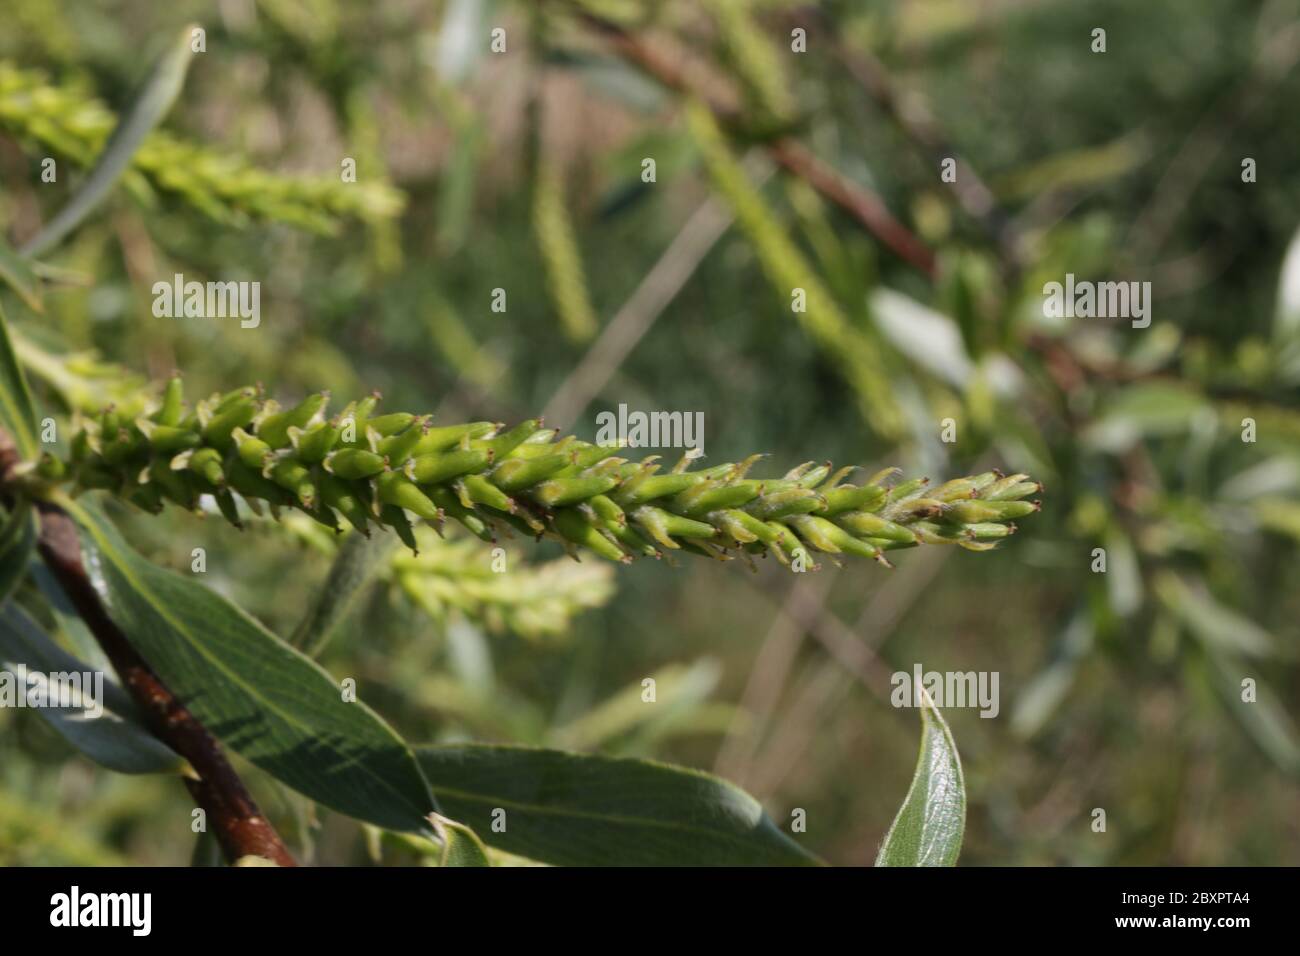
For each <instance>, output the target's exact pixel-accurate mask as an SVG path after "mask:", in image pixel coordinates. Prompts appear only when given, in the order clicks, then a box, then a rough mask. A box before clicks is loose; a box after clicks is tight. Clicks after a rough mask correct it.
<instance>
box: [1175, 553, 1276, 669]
mask: <svg viewBox="0 0 1300 956" xmlns="http://www.w3.org/2000/svg"><path fill="white" fill-rule="evenodd" d="M1154 588H1155V592H1156V596H1157V597H1159V598H1160V601H1161V603H1163V604H1164V606H1165V607H1166V608H1168V610H1169V613H1170V614H1172V615H1173V616H1174V617H1176V618H1178V620H1179V621H1180V622H1182V624H1183V626H1184V627H1186V628H1187V630H1188V631H1190V632H1191V633H1192V634H1193V635H1194V636H1195V637H1196V638H1198V639H1199V640H1200V641H1201V642H1202V643H1203V644H1205V645H1206V646H1207V647H1210V648H1213V649H1216V650H1220V651H1225V652H1228V653H1241V654H1248V655H1250V656H1252V657H1269V656H1271V655H1273V654H1276V653H1277V647H1276V642H1275V641H1274V639H1273V635H1272V634H1270V633H1269V632H1268V631H1266V630H1264V628H1262V627H1260V626H1259V625H1258V624H1256V623H1255V622H1254V621H1252V620H1251V619H1250V618H1248V617H1245V616H1243V615H1241V614H1238V613H1237V612H1236V611H1234V610H1233V609H1232V608H1230V607H1228V606H1227V605H1224V604H1220V603H1219V602H1218V601H1217V600H1215V598H1214V596H1213V595H1212V594H1210V592H1209V590H1208V589H1207V588H1206V587H1205V585H1204V583H1203V582H1198V583H1197V584H1196V585H1195V586H1193V585H1192V584H1189V583H1188V582H1187V581H1186V580H1184V579H1183V578H1182V577H1180V576H1179V575H1177V574H1175V573H1174V572H1172V571H1162V572H1160V573H1159V574H1157V575H1156V578H1155V585H1154Z"/></svg>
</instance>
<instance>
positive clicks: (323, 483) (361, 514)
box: [320, 473, 370, 537]
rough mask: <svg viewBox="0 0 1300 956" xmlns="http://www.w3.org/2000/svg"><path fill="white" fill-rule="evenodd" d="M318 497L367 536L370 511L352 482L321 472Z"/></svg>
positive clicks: (368, 533)
mask: <svg viewBox="0 0 1300 956" xmlns="http://www.w3.org/2000/svg"><path fill="white" fill-rule="evenodd" d="M320 497H321V502H322V503H324V504H325V506H326V507H329V508H333V509H334V510H335V511H337V512H338V513H339V514H341V515H342V516H343V517H344V518H345V519H346V520H347V522H348V524H350V525H352V527H354V528H356V529H357V530H358V531H360V532H361V533H362V534H364V535H366V536H367V537H369V535H370V530H369V519H370V512H369V510H368V509H367V508H366V506H365V503H364V501H363V498H362V495H361V494H360V493H359V492H358V491H357V490H356V488H355V487H354V486H353V485H352V484H350V483H349V482H346V481H344V480H343V479H342V478H339V477H337V476H336V475H331V474H328V473H326V474H323V475H321V476H320Z"/></svg>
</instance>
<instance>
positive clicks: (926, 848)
mask: <svg viewBox="0 0 1300 956" xmlns="http://www.w3.org/2000/svg"><path fill="white" fill-rule="evenodd" d="M917 693H918V694H919V695H920V697H921V753H920V756H919V757H918V758H917V761H916V772H915V773H913V774H912V785H911V786H910V787H909V788H908V790H907V796H906V797H905V798H904V799H903V805H902V806H901V807H900V808H899V810H898V816H896V817H894V822H893V823H892V824H891V825H890V827H889V832H888V833H886V834H885V840H884V842H883V843H882V844H881V845H880V852H879V853H878V854H877V855H876V866H954V865H956V863H957V855H958V854H959V853H960V852H961V838H962V834H963V833H964V832H965V830H966V781H965V780H964V779H963V778H962V773H961V758H960V757H958V756H957V744H956V743H954V742H953V739H952V733H951V732H950V731H949V730H948V725H947V723H945V722H944V719H943V715H942V714H940V713H939V710H938V708H936V707H935V706H934V701H933V700H931V699H930V695H929V694H927V693H926V692H925V688H924V687H918V688H917Z"/></svg>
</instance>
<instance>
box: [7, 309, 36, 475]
mask: <svg viewBox="0 0 1300 956" xmlns="http://www.w3.org/2000/svg"><path fill="white" fill-rule="evenodd" d="M0 428H3V429H4V430H5V431H7V432H8V433H9V435H10V436H11V437H12V438H13V440H14V447H16V448H17V449H18V454H19V455H20V456H21V457H22V458H23V459H24V460H27V461H30V460H31V459H33V458H35V457H36V455H37V451H38V445H37V442H36V413H35V412H34V411H32V393H31V392H29V391H28V390H27V379H26V378H25V377H24V376H23V370H22V366H20V365H19V364H18V358H17V357H16V356H15V355H14V348H13V344H12V343H11V342H10V341H9V324H8V322H7V321H6V319H5V314H4V309H3V308H0Z"/></svg>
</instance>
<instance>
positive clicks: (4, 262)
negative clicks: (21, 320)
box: [0, 238, 45, 312]
mask: <svg viewBox="0 0 1300 956" xmlns="http://www.w3.org/2000/svg"><path fill="white" fill-rule="evenodd" d="M0 282H3V283H4V284H5V285H7V286H9V288H11V289H13V290H14V292H15V294H17V296H18V298H20V299H22V300H23V304H24V305H26V306H27V308H29V309H31V310H32V311H33V312H44V311H45V308H44V306H42V305H41V294H40V288H39V283H38V281H37V279H36V274H35V273H34V272H32V268H31V266H29V265H28V264H27V260H25V259H24V258H23V257H22V256H20V255H19V254H18V253H16V252H15V251H14V250H13V249H11V248H10V247H9V243H7V242H5V241H4V239H2V238H0Z"/></svg>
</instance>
